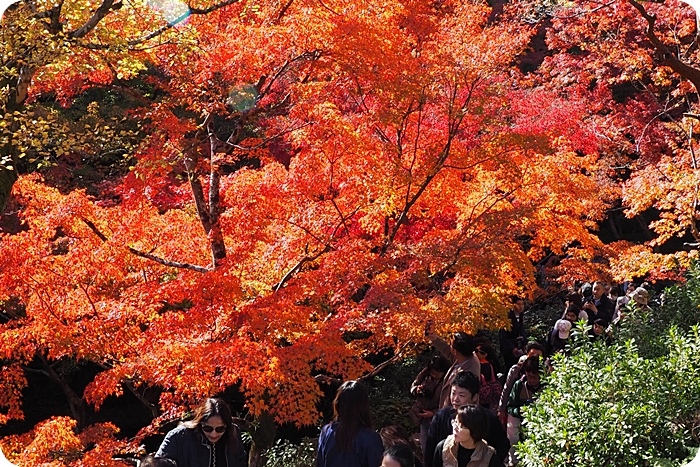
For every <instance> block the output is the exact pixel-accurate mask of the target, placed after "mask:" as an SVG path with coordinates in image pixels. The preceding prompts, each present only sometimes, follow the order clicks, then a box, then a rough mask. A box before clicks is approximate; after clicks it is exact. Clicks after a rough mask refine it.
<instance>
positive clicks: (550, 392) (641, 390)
mask: <svg viewBox="0 0 700 467" xmlns="http://www.w3.org/2000/svg"><path fill="white" fill-rule="evenodd" d="M699 304H700V265H698V264H695V265H694V266H693V268H692V270H691V271H690V272H689V274H688V281H687V282H686V283H684V284H680V285H677V286H674V287H671V288H670V289H667V290H666V291H665V292H664V294H663V301H662V304H661V306H659V307H655V308H653V309H648V308H647V309H632V310H631V311H630V312H629V314H628V315H627V316H625V318H624V319H623V321H622V325H621V328H620V329H619V332H618V336H617V340H616V342H615V343H614V344H613V345H610V346H606V345H604V344H603V343H601V342H596V343H593V342H591V341H590V340H589V339H588V338H587V337H586V331H587V329H586V327H585V326H583V325H582V324H579V327H578V329H577V330H576V332H574V333H573V335H572V341H573V342H572V344H571V346H570V348H569V355H568V356H562V355H557V356H556V357H555V358H554V366H555V370H554V371H553V372H552V374H551V375H548V376H546V377H545V382H546V387H545V389H544V390H543V391H542V393H541V394H540V397H539V399H538V400H537V402H536V403H535V404H533V405H532V406H529V407H527V408H525V410H524V416H525V422H524V426H523V431H524V433H525V441H524V442H522V443H520V444H519V445H518V455H519V457H520V459H521V465H523V466H524V467H542V466H547V467H548V466H553V467H554V466H556V467H558V466H562V467H563V466H567V467H568V466H571V465H573V466H580V467H588V466H591V467H593V466H596V467H597V466H600V465H610V466H615V467H623V466H630V467H631V466H635V467H636V466H650V467H652V466H659V467H661V466H669V467H670V466H680V465H684V464H685V462H687V460H688V458H689V457H692V456H693V455H694V454H695V451H696V450H697V448H696V446H697V445H698V442H700V333H699V331H698V329H699V328H698V324H699V323H700V309H699V308H698V305H699Z"/></svg>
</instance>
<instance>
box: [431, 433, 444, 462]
mask: <svg viewBox="0 0 700 467" xmlns="http://www.w3.org/2000/svg"><path fill="white" fill-rule="evenodd" d="M444 445H445V440H444V439H443V440H442V441H440V442H439V443H438V444H437V446H435V449H434V450H433V455H432V456H430V457H432V459H433V463H432V465H433V467H442V447H443V446H444Z"/></svg>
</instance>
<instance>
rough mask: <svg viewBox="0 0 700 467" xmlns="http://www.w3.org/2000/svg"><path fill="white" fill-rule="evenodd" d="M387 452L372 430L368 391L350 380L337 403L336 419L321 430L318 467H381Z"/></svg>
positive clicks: (337, 394) (335, 407) (362, 385)
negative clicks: (384, 453)
mask: <svg viewBox="0 0 700 467" xmlns="http://www.w3.org/2000/svg"><path fill="white" fill-rule="evenodd" d="M383 452H384V447H383V446H382V439H381V438H380V436H379V433H377V432H376V431H374V430H373V429H372V421H371V416H370V408H369V393H368V392H367V388H366V387H365V385H364V384H362V383H361V382H359V381H346V382H345V383H343V384H342V385H341V386H340V388H338V392H337V393H336V396H335V399H334V400H333V420H332V421H331V422H330V423H328V424H327V425H325V426H324V427H323V428H322V429H321V434H320V436H319V439H318V450H317V454H316V467H379V466H380V465H381V463H382V453H383Z"/></svg>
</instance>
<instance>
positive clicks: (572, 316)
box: [141, 282, 649, 467]
mask: <svg viewBox="0 0 700 467" xmlns="http://www.w3.org/2000/svg"><path fill="white" fill-rule="evenodd" d="M511 302H512V307H511V310H510V311H509V313H508V320H509V321H510V326H508V327H507V328H504V329H501V330H500V331H499V334H498V348H499V349H500V358H499V355H498V354H497V352H496V347H495V346H494V343H493V342H492V341H491V340H490V339H489V338H488V337H486V336H487V335H486V334H485V335H478V334H477V335H476V336H474V335H469V334H467V333H464V332H457V333H455V334H454V335H453V336H452V337H451V339H450V342H448V341H447V340H445V339H443V338H442V337H440V336H438V335H437V334H436V333H435V330H434V329H433V326H432V324H431V323H428V325H427V326H426V330H425V334H426V336H427V338H428V339H429V340H430V343H431V344H432V345H433V347H434V348H435V350H436V351H437V353H436V354H435V355H434V356H433V357H432V358H431V359H430V361H429V363H428V364H427V366H426V367H425V368H424V369H423V370H422V371H420V373H419V374H418V375H417V376H416V378H415V380H414V381H413V384H412V385H411V387H410V393H411V395H413V397H414V403H413V406H412V407H411V408H410V410H408V415H409V418H410V419H411V420H412V421H413V423H414V425H415V427H416V431H417V433H416V438H417V439H415V440H414V437H412V436H411V434H409V433H408V432H407V431H406V430H405V429H404V428H402V427H401V426H398V425H392V426H387V427H383V428H382V429H381V430H379V431H376V430H375V429H374V428H373V426H372V422H371V416H370V402H369V395H368V390H367V387H366V386H365V385H364V384H363V383H361V382H359V381H347V382H345V383H343V384H342V385H341V386H340V388H339V389H338V390H337V393H336V396H335V399H334V401H333V419H332V420H331V422H330V423H328V424H327V425H325V426H324V427H323V428H322V429H321V433H320V436H319V439H318V448H317V455H316V467H504V466H508V467H514V466H516V465H517V464H518V459H517V456H516V452H515V446H516V445H517V443H518V442H519V441H520V440H521V439H522V432H521V429H520V428H521V423H522V420H523V414H522V408H523V407H525V406H527V405H529V404H531V403H533V401H535V400H536V398H537V395H538V393H539V392H540V391H541V390H542V387H543V385H542V382H541V377H542V374H543V373H544V372H550V371H553V368H552V365H551V363H550V359H549V358H548V357H549V356H551V355H552V354H554V353H558V352H564V353H565V352H566V350H567V341H568V340H569V339H570V336H571V332H572V328H573V327H574V326H575V323H577V322H580V321H583V322H585V323H587V324H588V326H589V328H590V331H588V332H589V338H590V339H600V340H602V341H603V342H605V343H610V342H611V341H612V339H613V334H614V328H615V326H616V325H617V324H619V322H620V321H621V320H622V319H624V317H625V314H626V313H627V310H628V309H629V307H630V306H635V307H636V308H645V307H648V304H649V288H648V286H647V287H637V286H636V285H634V284H625V286H624V287H623V289H622V290H620V293H616V290H615V289H614V288H611V287H609V286H607V284H605V283H604V282H594V283H592V284H588V283H586V284H583V285H582V286H580V287H578V288H577V289H576V290H570V291H569V293H568V294H567V295H566V297H565V300H564V303H563V307H562V315H561V318H560V319H557V320H556V321H555V322H554V323H553V325H552V328H551V330H550V331H549V333H548V335H547V338H546V342H537V341H529V340H528V335H527V329H526V326H525V323H524V315H525V301H524V300H523V299H522V298H520V297H513V298H512V300H511ZM632 303H633V304H634V305H631V304H632ZM501 362H503V363H504V364H505V366H501ZM503 370H504V371H503ZM416 441H417V442H416ZM172 466H176V467H243V466H247V456H246V452H245V448H244V445H243V443H242V441H241V436H240V431H239V429H238V427H237V426H236V425H235V424H234V423H233V420H232V416H231V412H230V410H229V408H228V406H227V405H226V403H225V402H224V401H222V400H221V399H207V400H206V401H205V402H204V403H203V404H202V405H201V406H200V407H199V408H198V409H197V410H196V412H195V415H194V418H193V419H192V420H189V421H187V422H184V423H182V424H180V426H178V427H177V428H175V429H173V430H171V431H170V432H169V433H168V434H167V435H166V436H165V439H164V440H163V442H162V444H161V446H160V448H159V449H158V452H157V453H156V454H155V455H151V456H148V457H147V458H145V459H144V460H142V461H141V467H172Z"/></svg>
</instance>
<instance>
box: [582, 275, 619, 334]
mask: <svg viewBox="0 0 700 467" xmlns="http://www.w3.org/2000/svg"><path fill="white" fill-rule="evenodd" d="M583 311H585V312H586V313H588V324H589V325H591V326H592V325H593V321H595V320H596V319H598V318H602V319H604V320H606V321H608V322H609V321H612V317H613V313H614V312H615V305H614V304H613V302H611V301H610V299H609V298H608V296H607V295H606V293H605V282H601V281H596V282H594V283H593V287H592V289H591V295H590V297H588V298H586V299H584V301H583Z"/></svg>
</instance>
